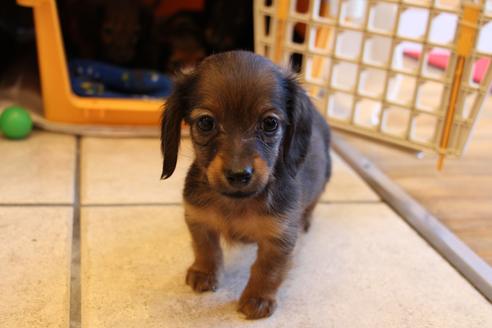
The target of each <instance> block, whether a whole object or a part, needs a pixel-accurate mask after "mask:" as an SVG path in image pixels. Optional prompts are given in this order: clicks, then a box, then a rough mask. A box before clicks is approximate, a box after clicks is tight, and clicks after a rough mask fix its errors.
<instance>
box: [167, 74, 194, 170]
mask: <svg viewBox="0 0 492 328" xmlns="http://www.w3.org/2000/svg"><path fill="white" fill-rule="evenodd" d="M193 81H194V75H193V74H190V75H181V76H178V77H177V79H176V81H175V84H174V91H173V93H172V94H171V96H170V97H169V98H168V99H167V100H166V104H165V105H164V113H163V114H162V125H161V151H162V155H163V157H164V159H163V163H162V174H161V179H167V178H169V177H170V176H171V175H172V174H173V172H174V169H175V168H176V162H177V159H178V150H179V143H180V140H181V123H182V121H183V119H184V118H185V116H186V112H187V110H188V108H189V104H188V102H189V95H190V93H191V88H192V84H193Z"/></svg>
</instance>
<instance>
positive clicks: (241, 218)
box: [185, 203, 283, 242]
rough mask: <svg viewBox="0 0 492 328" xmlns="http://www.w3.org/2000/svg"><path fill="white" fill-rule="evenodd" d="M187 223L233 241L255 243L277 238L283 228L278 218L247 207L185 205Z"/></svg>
mask: <svg viewBox="0 0 492 328" xmlns="http://www.w3.org/2000/svg"><path fill="white" fill-rule="evenodd" d="M185 211H186V216H187V220H189V222H196V223H201V224H204V225H206V226H208V227H209V228H210V229H212V230H215V231H217V232H219V233H220V234H221V235H222V236H223V237H224V238H226V239H228V240H234V241H244V242H255V241H259V240H264V239H265V238H273V237H277V236H279V235H280V234H281V233H282V230H283V227H282V224H281V222H280V221H279V219H278V218H275V217H273V216H269V215H266V214H264V213H262V212H261V211H259V210H258V209H257V208H254V207H251V206H250V207H248V206H240V207H239V206H224V205H223V204H222V206H221V207H218V206H208V207H196V206H194V205H191V204H189V203H185Z"/></svg>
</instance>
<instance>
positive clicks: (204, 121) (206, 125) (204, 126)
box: [196, 115, 215, 132]
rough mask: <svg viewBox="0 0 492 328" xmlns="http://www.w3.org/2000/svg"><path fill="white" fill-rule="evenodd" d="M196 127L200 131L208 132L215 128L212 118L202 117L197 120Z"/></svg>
mask: <svg viewBox="0 0 492 328" xmlns="http://www.w3.org/2000/svg"><path fill="white" fill-rule="evenodd" d="M196 125H197V126H198V128H199V129H200V130H201V131H203V132H210V131H212V130H213V129H214V127H215V120H214V118H213V117H212V116H209V115H203V116H201V117H200V118H199V119H198V121H197V123H196Z"/></svg>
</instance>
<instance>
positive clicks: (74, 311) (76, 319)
mask: <svg viewBox="0 0 492 328" xmlns="http://www.w3.org/2000/svg"><path fill="white" fill-rule="evenodd" d="M80 140H81V137H80V136H76V148H75V172H74V200H73V224H72V248H71V250H72V251H71V252H72V254H71V266H70V315H69V319H70V320H69V327H70V328H79V327H80V326H81V319H82V318H81V279H80V260H81V259H80V169H81V165H80V160H81V156H80Z"/></svg>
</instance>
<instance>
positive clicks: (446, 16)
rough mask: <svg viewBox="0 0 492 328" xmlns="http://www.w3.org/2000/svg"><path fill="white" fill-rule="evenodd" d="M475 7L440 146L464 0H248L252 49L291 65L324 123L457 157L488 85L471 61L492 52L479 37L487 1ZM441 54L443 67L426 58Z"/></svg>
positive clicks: (491, 76)
mask: <svg viewBox="0 0 492 328" xmlns="http://www.w3.org/2000/svg"><path fill="white" fill-rule="evenodd" d="M479 4H480V5H481V6H482V8H481V12H480V15H479V19H478V22H477V23H478V32H477V38H476V41H475V42H474V46H473V50H472V51H471V55H470V56H468V57H467V58H466V59H465V64H464V73H463V75H462V78H461V86H460V89H459V94H458V98H457V107H456V112H455V115H454V118H452V119H453V121H452V129H451V130H450V131H451V134H450V138H449V144H448V145H447V147H446V149H442V147H441V146H442V145H440V142H441V138H442V134H443V127H444V122H445V117H446V112H447V110H448V103H449V99H450V95H451V89H452V88H451V87H452V83H453V77H454V75H455V69H456V68H457V66H456V65H457V53H456V46H455V45H456V42H457V35H458V30H459V26H460V20H461V19H462V15H463V7H462V5H463V4H462V1H456V0H440V1H439V0H407V1H405V0H400V1H397V0H393V1H391V0H385V1H374V0H372V1H360V0H311V1H304V0H297V1H296V0H290V1H288V0H287V1H283V0H273V1H271V0H266V1H265V0H255V50H256V52H257V53H259V54H261V55H264V56H266V57H269V58H270V59H272V60H274V61H275V62H277V63H279V64H281V65H284V66H288V65H291V66H293V67H294V69H296V70H298V71H299V72H300V75H301V79H302V81H303V83H304V86H305V87H306V89H307V90H308V92H309V94H310V96H311V98H312V99H313V101H314V103H315V104H316V105H317V108H318V109H319V110H320V111H321V112H322V114H323V115H324V116H325V117H326V118H327V120H328V121H329V122H330V123H331V125H333V126H335V127H338V128H340V129H344V130H348V131H352V132H355V133H359V134H363V135H367V136H370V137H374V138H377V139H380V140H385V141H388V142H392V143H396V144H399V145H402V146H405V147H410V148H414V149H418V150H432V151H436V152H441V153H445V154H446V155H460V154H461V153H462V151H463V149H464V147H465V144H466V141H467V140H468V139H469V135H470V131H471V129H472V127H473V124H474V122H475V121H476V119H477V116H478V113H479V111H480V108H481V106H482V104H483V100H484V97H485V95H486V93H487V88H488V86H489V85H490V82H491V81H492V65H488V69H487V70H486V72H485V74H484V76H483V77H482V78H481V82H480V83H478V82H477V80H475V81H474V74H473V73H474V72H475V66H477V65H483V61H484V60H485V61H487V60H490V58H491V57H492V49H491V48H492V47H488V46H487V44H490V43H492V42H491V41H488V42H484V40H483V38H485V34H486V33H488V35H492V33H491V32H492V22H491V21H492V3H491V2H490V1H489V2H480V3H479ZM283 6H285V7H283ZM282 8H285V9H284V10H283V9H282ZM483 44H485V45H486V46H483ZM479 45H480V46H479ZM439 55H440V56H444V57H446V56H448V57H447V58H448V62H447V65H446V67H445V68H444V69H438V68H436V67H434V66H433V65H432V63H429V60H431V61H432V60H433V59H435V58H437V57H438V56H439ZM436 56H437V57H436ZM431 57H434V58H431Z"/></svg>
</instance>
